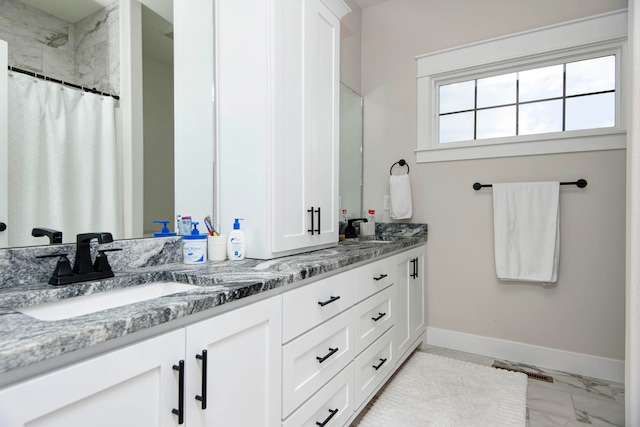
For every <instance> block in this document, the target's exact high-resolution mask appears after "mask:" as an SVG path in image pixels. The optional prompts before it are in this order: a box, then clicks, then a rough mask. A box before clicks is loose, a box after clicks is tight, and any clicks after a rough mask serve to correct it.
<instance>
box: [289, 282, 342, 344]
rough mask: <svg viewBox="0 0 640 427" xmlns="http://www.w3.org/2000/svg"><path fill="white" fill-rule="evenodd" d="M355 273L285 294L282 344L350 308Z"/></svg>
mask: <svg viewBox="0 0 640 427" xmlns="http://www.w3.org/2000/svg"><path fill="white" fill-rule="evenodd" d="M354 282H355V273H354V272H353V271H347V272H346V273H341V274H338V275H336V276H333V277H329V278H327V279H323V280H319V281H317V282H315V283H312V284H310V285H307V286H303V287H301V288H298V289H295V290H293V291H290V292H287V293H285V294H284V295H283V297H282V342H283V343H285V342H288V341H290V340H291V339H293V338H295V337H297V336H298V335H300V334H302V333H303V332H305V331H307V330H309V329H311V328H313V327H314V326H316V325H319V324H320V323H322V322H324V321H325V320H327V319H329V318H331V317H333V316H335V315H336V314H339V313H341V312H343V311H344V310H346V309H348V308H350V307H351V306H352V305H353V302H354V296H353V295H354Z"/></svg>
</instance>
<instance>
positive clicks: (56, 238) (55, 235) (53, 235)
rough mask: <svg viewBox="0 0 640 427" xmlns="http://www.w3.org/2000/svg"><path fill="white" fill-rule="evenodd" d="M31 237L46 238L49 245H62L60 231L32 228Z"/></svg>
mask: <svg viewBox="0 0 640 427" xmlns="http://www.w3.org/2000/svg"><path fill="white" fill-rule="evenodd" d="M31 235H32V236H33V237H43V236H47V237H48V238H49V244H50V245H53V244H57V243H62V231H58V230H52V229H51V228H40V227H37V228H34V229H33V230H31Z"/></svg>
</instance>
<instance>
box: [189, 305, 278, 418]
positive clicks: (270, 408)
mask: <svg viewBox="0 0 640 427" xmlns="http://www.w3.org/2000/svg"><path fill="white" fill-rule="evenodd" d="M186 329H187V347H186V348H187V352H186V359H187V392H186V400H187V404H186V408H187V424H188V425H189V427H197V426H251V427H258V426H265V427H267V426H275V425H278V424H279V423H280V405H281V397H280V396H281V390H280V388H281V386H280V384H281V368H280V367H281V363H280V360H281V355H280V352H281V344H280V343H281V334H282V332H281V331H282V298H281V297H280V296H276V297H272V298H270V299H268V300H265V301H261V302H257V303H255V304H251V305H249V306H246V307H242V308H238V309H236V310H233V311H230V312H227V313H224V314H221V315H219V316H216V317H214V318H211V319H208V320H204V321H202V322H199V323H196V324H194V325H191V326H188V327H187V328H186Z"/></svg>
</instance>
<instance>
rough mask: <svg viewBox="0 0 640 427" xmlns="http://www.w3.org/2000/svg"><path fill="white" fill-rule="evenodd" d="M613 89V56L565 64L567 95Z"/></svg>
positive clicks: (614, 63) (614, 58)
mask: <svg viewBox="0 0 640 427" xmlns="http://www.w3.org/2000/svg"><path fill="white" fill-rule="evenodd" d="M615 88H616V57H615V55H611V56H605V57H602V58H595V59H588V60H586V61H578V62H571V63H568V64H567V95H579V94H583V93H592V92H600V91H603V90H614V89H615ZM581 129H584V128H581Z"/></svg>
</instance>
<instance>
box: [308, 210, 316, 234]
mask: <svg viewBox="0 0 640 427" xmlns="http://www.w3.org/2000/svg"><path fill="white" fill-rule="evenodd" d="M307 212H309V213H310V214H311V228H310V229H309V230H307V232H308V233H311V235H312V236H313V234H314V233H315V232H316V230H315V228H313V214H314V212H315V211H314V210H313V206H311V209H307Z"/></svg>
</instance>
